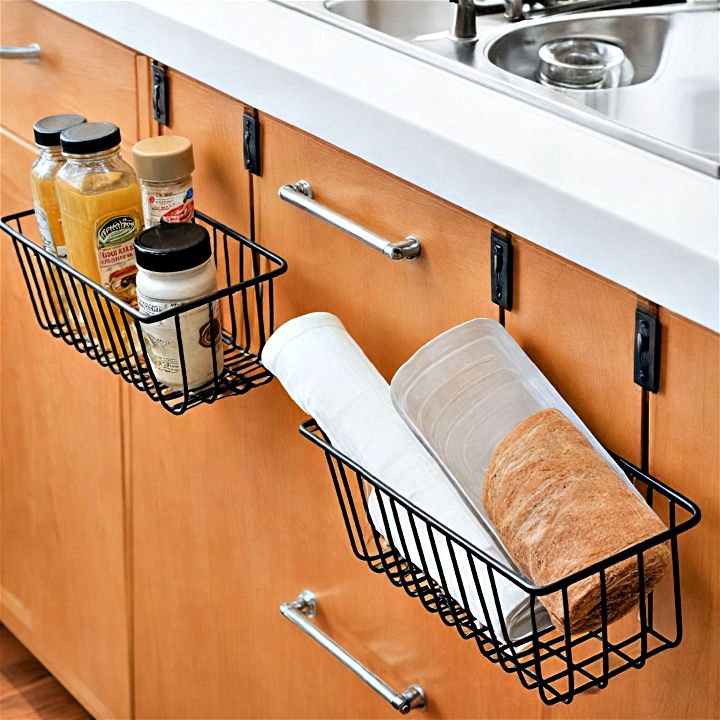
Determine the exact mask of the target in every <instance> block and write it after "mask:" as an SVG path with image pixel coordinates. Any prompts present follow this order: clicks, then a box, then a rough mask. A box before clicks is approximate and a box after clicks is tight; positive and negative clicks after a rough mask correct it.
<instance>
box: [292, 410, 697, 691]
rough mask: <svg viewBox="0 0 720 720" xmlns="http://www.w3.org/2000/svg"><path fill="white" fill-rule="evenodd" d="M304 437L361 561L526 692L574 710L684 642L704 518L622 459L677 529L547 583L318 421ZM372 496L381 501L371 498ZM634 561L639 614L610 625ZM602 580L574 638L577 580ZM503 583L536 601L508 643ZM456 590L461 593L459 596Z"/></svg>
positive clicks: (687, 502) (307, 426) (619, 460)
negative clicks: (388, 481) (585, 624)
mask: <svg viewBox="0 0 720 720" xmlns="http://www.w3.org/2000/svg"><path fill="white" fill-rule="evenodd" d="M300 432H301V434H302V435H303V436H304V437H306V438H307V439H308V440H310V441H311V442H313V443H314V444H315V445H317V446H318V447H319V448H321V449H322V450H323V451H324V452H325V458H326V460H327V463H328V467H329V469H330V474H331V476H332V481H333V484H334V486H335V492H336V495H337V499H338V503H339V505H340V510H341V513H342V517H343V521H344V524H345V528H346V530H347V533H348V536H349V539H350V546H351V548H352V550H353V553H354V554H355V556H356V557H357V558H358V559H360V560H363V561H364V562H365V563H367V565H368V567H369V568H370V569H371V570H372V571H373V572H376V573H383V574H385V575H386V576H387V577H388V579H389V580H390V582H391V583H392V584H393V585H395V586H396V587H401V588H403V589H404V590H405V592H406V593H407V594H408V595H410V596H411V597H414V598H417V599H418V600H419V601H420V602H421V603H422V604H423V606H424V607H425V609H426V610H428V611H429V612H431V613H436V614H437V615H438V616H439V617H440V619H441V620H442V621H443V623H445V625H448V626H451V627H454V628H455V630H456V631H457V633H458V634H459V635H460V637H461V638H463V639H464V640H474V641H475V642H476V644H477V646H478V649H479V650H480V652H481V653H482V655H484V656H485V657H486V658H487V659H488V660H490V661H491V662H493V663H497V664H499V665H500V666H501V667H502V668H503V670H505V671H506V672H508V673H515V674H516V675H517V676H518V678H519V680H520V682H521V683H522V685H523V686H524V687H525V688H527V689H537V691H538V693H539V694H540V697H541V698H542V700H543V702H545V703H546V704H548V705H553V704H555V703H559V702H563V703H569V702H571V701H572V699H573V698H574V697H575V696H576V695H578V694H579V693H581V692H584V691H588V690H593V689H595V690H597V689H600V688H604V687H606V686H607V684H608V681H609V680H610V678H612V677H615V676H616V675H619V674H620V673H622V672H624V671H626V670H629V669H631V668H636V669H639V668H642V667H643V666H644V665H645V662H646V661H647V660H648V658H650V657H652V656H653V655H657V654H658V653H659V652H662V651H663V650H667V649H668V648H672V647H676V646H677V645H678V644H679V643H680V640H681V638H682V612H681V602H680V599H681V592H680V591H681V585H680V567H679V556H678V537H679V535H680V534H681V533H684V532H685V531H687V530H689V529H690V528H691V527H693V526H694V525H696V524H697V523H698V522H699V521H700V510H699V509H698V507H697V506H696V505H695V504H694V503H692V502H691V501H690V500H688V499H687V498H685V497H683V496H682V495H680V494H679V493H677V492H675V491H674V490H672V489H670V488H669V487H667V486H666V485H664V484H662V483H661V482H659V481H658V480H656V479H655V478H653V477H651V476H649V475H647V474H646V473H644V472H642V471H641V470H639V469H638V468H637V467H635V466H633V465H632V464H631V463H629V462H627V461H626V460H623V459H622V458H620V457H617V456H615V455H613V458H614V459H615V460H616V461H617V463H618V464H619V465H620V467H621V468H622V470H623V472H625V473H626V474H627V476H628V477H629V478H630V480H631V481H632V482H633V484H634V485H635V487H636V488H637V489H638V490H639V491H640V492H641V494H642V495H643V497H645V499H646V500H647V502H648V503H649V504H650V505H651V506H652V507H653V509H654V510H655V511H656V512H657V513H658V515H660V517H661V518H662V519H663V520H664V521H665V523H666V525H667V527H668V529H667V530H666V531H664V532H662V533H660V534H659V535H657V536H655V537H653V538H650V539H648V540H645V541H644V542H642V543H638V544H637V545H633V546H631V547H628V548H627V549H625V550H623V551H622V552H620V553H617V554H615V555H613V556H612V557H609V558H607V559H605V560H602V561H600V562H597V563H595V564H594V565H592V566H590V567H588V568H586V569H584V570H582V571H581V572H576V573H574V574H572V575H569V576H568V577H566V578H563V579H562V580H558V581H556V582H554V583H552V584H549V585H545V586H537V585H533V584H532V583H531V582H529V581H528V580H527V579H526V578H525V577H523V576H522V575H520V574H519V573H517V572H514V571H513V570H512V569H510V568H509V567H507V566H506V565H505V564H503V563H502V562H501V561H499V560H498V559H497V558H495V557H492V556H491V555H488V554H487V553H485V552H483V551H482V550H480V549H478V548H477V547H475V546H473V545H471V544H470V543H468V542H467V541H466V540H464V539H463V538H461V537H459V536H458V535H457V534H456V533H454V532H453V531H452V530H450V529H449V528H447V527H445V526H444V525H442V524H440V523H439V522H437V521H436V520H434V519H433V518H432V517H431V516H430V515H428V514H427V513H425V512H424V511H423V510H421V509H420V508H418V507H417V506H415V505H413V504H412V503H411V502H409V501H408V500H406V499H405V498H403V497H402V496H401V495H399V494H398V493H397V492H395V491H394V490H392V489H391V488H390V487H388V486H387V485H385V484H384V483H383V482H382V481H380V480H378V479H377V478H376V477H373V476H372V475H371V474H369V473H368V472H367V471H366V470H364V469H363V468H362V467H361V466H359V465H358V464H357V463H355V462H353V460H351V459H350V458H348V457H346V456H345V455H343V454H342V453H341V452H338V450H336V449H335V448H334V447H333V446H332V445H331V444H330V443H329V441H328V439H327V437H326V436H325V434H324V433H323V432H322V431H321V430H320V429H319V428H318V426H317V424H316V423H315V421H314V420H308V421H306V422H305V423H303V424H302V425H301V426H300ZM372 493H374V495H375V497H374V499H373V500H372V501H371V494H372ZM371 502H374V503H375V508H376V509H377V510H379V514H380V515H381V517H382V520H383V522H382V525H383V526H384V527H385V528H386V530H385V532H384V534H382V533H381V532H379V531H378V529H377V528H376V525H377V524H378V523H373V519H372V518H371V513H370V511H369V508H370V504H371ZM376 517H377V515H376ZM661 543H669V546H670V550H671V557H672V561H671V566H672V572H668V573H667V575H666V577H665V579H664V580H663V582H662V583H661V584H660V585H659V586H658V587H657V588H656V589H655V590H654V592H651V593H649V594H646V593H645V589H644V572H643V555H644V553H646V552H647V551H648V550H649V549H650V548H652V547H654V546H656V545H659V544H661ZM410 546H412V547H413V548H415V549H416V550H415V552H416V553H417V552H419V560H420V562H419V563H413V562H409V561H408V560H407V559H406V558H408V557H410V555H411V552H409V551H408V548H409V547H410ZM441 553H446V554H445V558H446V560H445V561H442V560H441V557H440V556H441ZM629 558H634V559H635V561H636V562H637V566H638V586H639V587H638V592H637V598H638V602H637V606H636V610H637V612H631V613H630V614H629V615H627V616H626V617H624V618H622V619H621V620H619V621H617V622H615V623H608V607H607V604H606V600H607V596H606V578H607V576H608V574H609V573H610V572H612V569H613V566H614V565H615V564H617V563H622V562H625V561H627V560H628V559H629ZM415 559H416V560H417V559H418V558H417V557H416V558H415ZM461 567H462V568H463V569H462V570H461ZM431 568H432V569H431ZM593 575H595V576H597V578H598V582H599V587H600V604H601V607H600V617H601V620H600V622H599V624H598V626H597V627H596V628H595V629H593V630H592V631H589V632H582V633H579V634H575V635H573V634H571V632H570V620H569V613H568V612H567V608H568V591H569V590H570V589H571V588H572V586H573V585H574V584H575V583H579V582H582V581H583V580H585V579H587V578H590V577H591V576H593ZM500 576H502V578H504V579H505V580H506V581H509V582H511V583H513V584H515V585H516V586H517V587H518V588H520V589H521V590H522V591H524V592H525V593H527V596H528V601H527V606H528V608H527V609H528V612H529V614H530V618H531V628H532V629H531V631H530V632H528V633H526V634H524V635H523V637H522V638H520V639H517V640H512V639H508V638H509V637H510V634H509V633H508V632H507V628H506V625H505V620H504V616H503V608H502V607H501V604H500V595H499V592H498V579H499V578H500ZM481 577H482V578H483V580H484V582H481V580H480V578H481ZM505 580H503V582H505ZM483 586H484V589H483ZM448 587H452V588H454V589H455V592H454V594H453V593H452V592H450V591H449V590H448ZM557 592H560V593H562V599H563V602H564V606H565V608H566V612H565V618H564V627H557V628H556V627H553V626H552V625H551V623H549V622H547V623H543V621H542V615H543V613H544V609H543V608H542V606H541V603H542V598H543V597H544V596H546V595H549V594H550V593H557ZM471 593H472V594H473V597H476V598H479V602H480V604H481V607H482V612H483V616H484V618H490V617H492V616H493V611H494V616H495V618H496V619H498V620H499V622H487V623H484V622H483V621H482V620H481V619H478V617H476V616H475V615H473V613H472V612H471V611H470V610H469V609H468V608H469V606H470V603H469V602H468V598H469V597H470V594H471ZM545 617H546V618H547V616H546V615H545ZM498 625H499V627H498Z"/></svg>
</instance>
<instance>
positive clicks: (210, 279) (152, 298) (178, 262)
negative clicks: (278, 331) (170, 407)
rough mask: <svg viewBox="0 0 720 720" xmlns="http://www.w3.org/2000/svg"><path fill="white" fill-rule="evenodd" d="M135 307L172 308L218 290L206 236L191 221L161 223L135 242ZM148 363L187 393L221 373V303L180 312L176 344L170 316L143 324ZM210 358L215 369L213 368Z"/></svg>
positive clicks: (160, 377)
mask: <svg viewBox="0 0 720 720" xmlns="http://www.w3.org/2000/svg"><path fill="white" fill-rule="evenodd" d="M135 256H136V259H137V265H138V274H137V299H138V307H139V308H140V310H141V311H142V312H144V313H145V314H147V315H154V314H157V313H161V312H164V311H165V310H170V309H171V308H176V307H178V306H180V305H182V304H183V303H187V302H190V301H191V300H196V299H198V298H201V297H204V296H206V295H210V294H212V293H213V292H215V291H216V290H217V279H216V275H215V263H214V262H213V261H212V250H211V247H210V235H209V234H208V231H207V230H206V229H205V228H204V227H203V226H202V225H196V224H195V223H172V224H169V223H161V224H159V225H157V226H155V227H152V228H149V229H147V230H144V231H143V232H142V233H140V235H139V236H138V238H137V240H135ZM141 325H142V333H143V338H144V340H145V347H146V350H147V354H148V357H149V359H150V364H151V365H152V368H153V370H154V371H155V376H156V377H157V379H158V381H159V382H161V383H164V384H165V385H168V386H170V387H174V388H182V387H183V377H182V374H183V366H184V369H185V374H186V378H187V388H188V390H197V389H199V388H201V387H203V386H205V385H208V384H209V383H211V382H213V380H214V378H215V375H216V373H217V376H218V377H219V376H220V374H221V373H222V370H223V352H222V325H221V319H220V302H219V301H218V300H213V301H210V302H208V303H203V304H201V305H199V306H198V307H196V308H193V309H191V310H186V311H185V312H183V313H181V314H180V339H181V340H182V357H181V356H180V347H179V345H180V344H179V342H178V332H177V328H176V325H175V318H174V317H171V318H169V319H166V320H160V321H157V322H149V323H142V324H141ZM213 354H214V358H215V361H214V367H213Z"/></svg>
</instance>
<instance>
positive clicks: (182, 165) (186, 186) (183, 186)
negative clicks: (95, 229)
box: [133, 135, 195, 228]
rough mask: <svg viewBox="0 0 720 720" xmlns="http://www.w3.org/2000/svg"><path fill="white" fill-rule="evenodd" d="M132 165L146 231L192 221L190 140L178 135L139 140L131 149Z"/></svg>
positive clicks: (192, 163)
mask: <svg viewBox="0 0 720 720" xmlns="http://www.w3.org/2000/svg"><path fill="white" fill-rule="evenodd" d="M133 163H134V165H135V170H136V172H137V174H138V177H139V178H140V184H141V187H142V202H143V213H144V215H145V227H146V228H150V227H153V226H154V225H157V224H159V223H161V222H167V223H179V222H190V220H192V219H193V216H194V215H195V204H194V201H193V187H192V175H191V173H192V171H193V170H194V169H195V162H194V160H193V146H192V143H191V142H190V140H188V139H187V138H184V137H180V136H179V135H161V136H159V137H152V138H147V139H145V140H141V141H140V142H138V143H136V144H135V146H134V147H133Z"/></svg>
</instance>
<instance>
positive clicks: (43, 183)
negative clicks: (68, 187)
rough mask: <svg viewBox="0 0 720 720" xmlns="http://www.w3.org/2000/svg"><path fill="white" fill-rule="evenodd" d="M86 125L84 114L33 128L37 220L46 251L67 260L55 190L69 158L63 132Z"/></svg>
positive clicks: (49, 120) (51, 118)
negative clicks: (64, 151) (62, 143)
mask: <svg viewBox="0 0 720 720" xmlns="http://www.w3.org/2000/svg"><path fill="white" fill-rule="evenodd" d="M84 122H86V120H85V118H84V117H83V116H82V115H49V116H48V117H44V118H41V119H40V120H38V121H37V122H36V123H35V125H34V126H33V133H34V135H35V144H36V145H37V146H38V147H39V148H40V155H39V156H38V158H37V160H35V162H34V163H33V166H32V168H31V170H30V187H31V189H32V196H33V205H34V207H35V219H36V220H37V224H38V228H39V230H40V238H41V239H42V243H43V246H44V247H45V249H46V250H47V251H48V252H49V253H52V254H53V255H54V256H55V257H59V258H60V259H61V260H64V259H65V257H66V255H67V253H66V251H65V239H64V237H63V231H62V225H61V224H60V207H59V206H58V201H57V194H56V191H55V180H56V178H57V174H58V172H60V168H61V167H62V166H63V165H64V164H65V158H64V157H63V156H62V152H61V150H60V133H61V132H62V131H63V130H66V129H67V128H69V127H72V126H73V125H79V124H81V123H84Z"/></svg>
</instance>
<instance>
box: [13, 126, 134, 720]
mask: <svg viewBox="0 0 720 720" xmlns="http://www.w3.org/2000/svg"><path fill="white" fill-rule="evenodd" d="M0 144H1V152H2V199H1V211H2V214H3V215H4V214H7V213H10V212H16V211H18V210H22V209H25V208H28V207H30V205H31V199H30V186H29V172H30V165H31V164H32V162H33V160H34V157H35V149H34V148H32V147H31V146H29V145H27V144H25V143H24V142H22V141H16V140H14V139H12V138H11V137H9V136H8V135H7V133H5V132H4V131H2V134H0ZM24 229H25V230H26V231H27V232H28V233H29V234H30V235H31V237H34V239H35V240H38V238H37V237H36V235H37V232H36V229H34V222H33V221H32V220H30V221H26V222H25V224H24ZM0 251H1V252H2V262H1V264H0V266H1V271H0V272H1V280H0V291H1V302H0V313H1V315H0V322H1V329H0V336H1V337H0V396H1V397H2V403H1V405H0V444H1V447H0V475H1V476H2V502H1V503H0V513H1V522H0V540H1V553H2V557H1V561H2V562H1V564H2V606H1V613H2V622H3V623H4V624H5V625H7V627H8V628H9V629H10V630H11V631H12V632H13V633H14V634H15V635H16V636H17V637H18V638H19V639H20V640H21V641H22V642H23V643H24V644H25V645H26V646H27V647H28V648H29V649H30V650H31V651H32V653H33V654H34V655H36V656H37V657H38V658H39V659H40V661H41V662H42V663H43V664H45V665H46V666H47V667H48V668H49V670H50V671H51V672H52V673H53V674H54V675H55V676H56V677H57V678H58V679H59V680H60V682H61V683H62V684H63V685H65V687H66V688H67V689H68V690H69V691H70V692H71V693H72V694H73V695H74V696H75V697H76V698H77V699H78V700H79V701H80V702H81V703H82V704H83V705H84V706H85V707H86V708H87V709H88V711H89V712H90V713H92V715H93V716H95V717H97V718H108V717H117V718H127V717H129V716H130V713H131V699H130V697H131V690H130V660H129V658H130V655H129V637H128V636H129V632H128V620H129V603H128V585H127V583H126V561H127V556H126V554H125V539H126V526H125V511H126V503H125V494H124V485H123V467H122V437H121V433H120V428H121V425H120V419H121V407H120V384H121V381H120V380H118V379H116V378H115V377H113V376H112V375H110V373H108V371H107V370H104V369H102V368H101V367H100V366H99V365H97V364H95V363H92V362H89V361H88V360H87V359H85V358H84V357H83V356H81V355H79V354H78V353H77V352H76V351H75V350H74V349H72V348H70V347H68V346H66V345H65V344H64V343H62V342H60V341H58V340H56V339H54V338H52V337H51V336H50V335H49V334H48V333H45V332H43V331H42V330H41V329H40V328H39V327H38V326H37V322H36V320H35V315H34V313H33V310H32V306H31V304H30V300H29V298H28V295H27V291H26V288H25V283H24V281H23V277H22V274H21V271H20V268H19V266H18V264H17V260H16V257H15V251H14V249H13V246H12V243H11V242H10V240H9V238H8V237H7V236H6V235H5V234H4V233H3V234H2V237H0Z"/></svg>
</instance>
